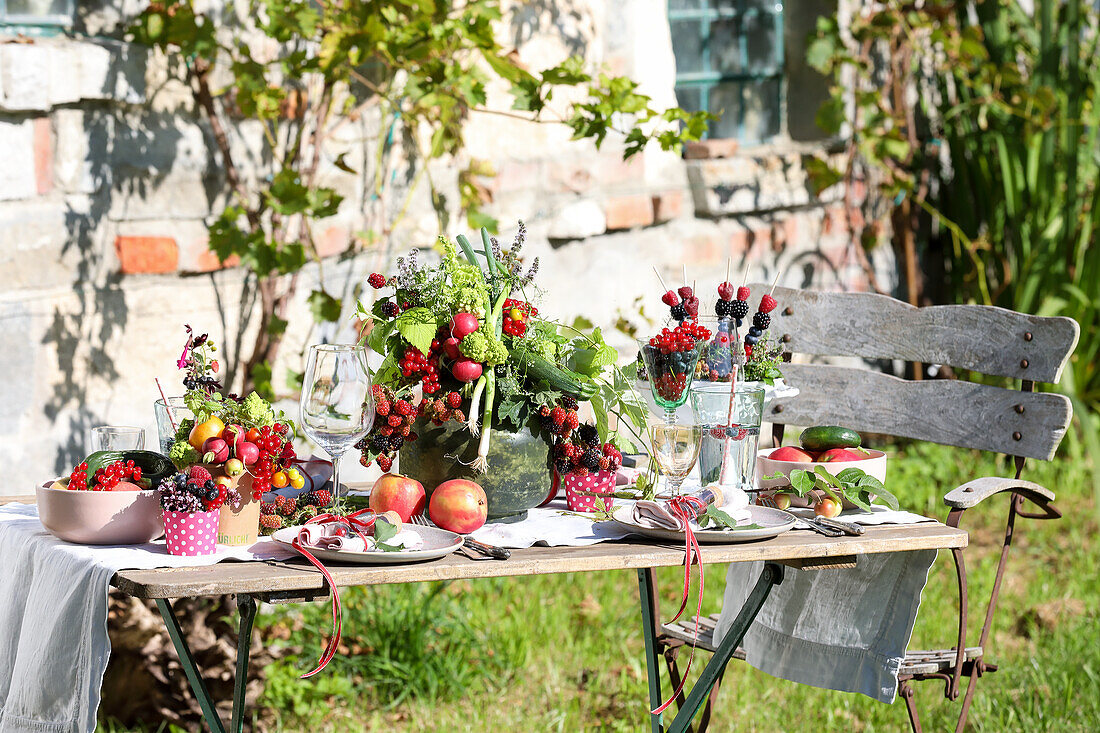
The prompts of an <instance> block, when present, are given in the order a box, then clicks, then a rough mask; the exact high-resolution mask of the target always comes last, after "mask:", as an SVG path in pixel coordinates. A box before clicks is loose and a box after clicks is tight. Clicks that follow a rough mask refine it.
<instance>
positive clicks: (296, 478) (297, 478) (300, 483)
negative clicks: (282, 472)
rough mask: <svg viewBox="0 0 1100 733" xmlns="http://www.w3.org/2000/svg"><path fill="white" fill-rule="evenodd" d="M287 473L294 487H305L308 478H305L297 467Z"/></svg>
mask: <svg viewBox="0 0 1100 733" xmlns="http://www.w3.org/2000/svg"><path fill="white" fill-rule="evenodd" d="M286 475H287V478H288V479H289V480H290V485H291V486H293V487H294V488H296V489H301V488H304V487H305V485H306V480H305V478H303V476H302V474H300V473H298V470H297V469H294V468H292V469H290V470H289V471H287V472H286Z"/></svg>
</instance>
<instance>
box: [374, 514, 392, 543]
mask: <svg viewBox="0 0 1100 733" xmlns="http://www.w3.org/2000/svg"><path fill="white" fill-rule="evenodd" d="M396 534H397V527H395V526H393V525H392V524H390V523H389V522H387V521H386V520H384V519H379V520H377V521H375V523H374V541H375V542H377V543H379V544H381V543H383V542H385V541H386V540H389V539H393V537H394V535H396Z"/></svg>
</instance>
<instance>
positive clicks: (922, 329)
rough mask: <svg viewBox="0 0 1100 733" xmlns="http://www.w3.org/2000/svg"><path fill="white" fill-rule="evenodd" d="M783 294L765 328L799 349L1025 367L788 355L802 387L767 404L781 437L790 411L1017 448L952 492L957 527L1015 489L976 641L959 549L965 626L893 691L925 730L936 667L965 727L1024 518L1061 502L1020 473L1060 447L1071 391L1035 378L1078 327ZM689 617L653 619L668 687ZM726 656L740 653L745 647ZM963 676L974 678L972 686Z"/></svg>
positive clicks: (690, 634)
mask: <svg viewBox="0 0 1100 733" xmlns="http://www.w3.org/2000/svg"><path fill="white" fill-rule="evenodd" d="M753 292H761V289H760V287H759V286H757V287H754V288H753ZM775 297H776V299H777V300H778V301H779V304H780V307H779V308H777V309H776V310H775V311H773V312H772V325H771V333H772V334H773V336H774V337H777V338H779V339H780V340H781V341H782V342H783V344H784V345H785V346H786V347H787V348H788V349H789V351H790V352H791V353H792V354H793V355H805V356H812V357H823V356H855V357H860V358H862V359H868V360H899V361H904V362H921V363H925V364H939V365H943V366H950V367H953V368H955V369H958V370H965V371H968V372H972V373H979V374H984V375H988V376H992V377H1005V378H1007V379H1008V380H1012V382H1013V383H1015V382H1016V380H1018V381H1019V389H1008V388H1003V387H997V386H990V385H989V384H978V383H975V382H971V381H963V380H946V379H934V380H922V381H910V380H905V379H898V378H897V377H893V376H889V375H886V374H883V373H881V372H878V371H869V370H866V369H858V368H850V367H843V366H826V365H823V364H804V363H791V364H787V365H785V367H784V369H783V373H784V376H785V378H786V381H787V382H788V383H789V384H791V385H793V386H795V387H798V389H799V390H800V392H799V394H798V396H797V397H793V398H790V399H782V400H778V401H777V402H775V403H774V404H772V405H771V406H770V407H769V411H768V414H766V415H765V417H764V419H765V420H766V421H771V422H773V429H772V435H773V440H774V441H775V444H776V445H778V444H779V441H780V440H781V439H782V436H783V429H784V427H785V425H787V424H790V425H798V426H808V425H844V426H847V427H850V428H854V429H855V430H858V431H861V432H867V433H877V434H882V435H891V436H896V437H901V438H911V439H916V440H927V441H931V442H935V443H942V444H944V445H951V446H957V447H962V448H976V449H979V450H984V451H991V452H994V453H1002V454H1005V455H1006V456H1010V457H1011V458H1012V461H1013V465H1014V466H1015V475H1014V476H1012V477H1007V478H1001V477H983V478H975V479H973V480H971V481H968V482H967V483H965V484H963V485H962V486H959V487H957V488H954V489H952V490H950V491H948V492H947V494H946V495H945V496H944V503H945V504H946V505H947V507H948V514H947V519H946V524H948V525H949V526H951V527H958V526H959V523H960V520H961V519H962V516H963V513H964V512H965V511H966V510H968V509H970V508H972V507H974V506H977V505H978V504H979V503H981V502H983V501H985V500H987V499H990V498H992V497H994V496H996V495H998V494H1008V520H1007V525H1006V528H1005V534H1004V542H1003V546H1002V548H1001V555H1000V561H999V562H998V564H997V570H996V576H995V578H994V582H993V588H992V592H991V593H990V595H989V598H988V601H986V602H985V616H984V621H983V623H982V626H981V634H980V635H979V636H978V640H977V644H976V645H974V646H969V647H968V646H966V642H967V638H968V633H967V632H968V628H969V625H968V624H969V622H970V620H971V619H972V618H974V616H973V613H972V610H971V598H970V596H969V594H968V591H967V588H968V577H967V568H966V562H965V557H964V551H963V550H959V549H956V550H952V557H953V559H954V563H955V572H956V576H957V581H958V590H959V623H958V630H957V634H955V635H954V637H953V638H951V639H945V640H944V641H945V642H947V643H951V642H954V645H953V646H948V647H946V648H943V649H935V650H928V651H909V652H907V653H906V656H905V660H904V662H903V664H902V667H901V670H900V673H899V675H898V694H899V695H900V697H901V698H902V699H903V700H904V701H905V705H906V708H907V710H908V713H909V721H910V724H911V725H912V727H913V730H914V731H917V732H918V733H919V731H920V730H921V724H920V717H919V715H918V712H917V705H916V700H915V687H914V685H913V683H914V682H917V681H921V680H939V681H941V682H943V683H944V695H945V696H946V697H947V699H949V700H956V699H958V697H959V696H960V694H961V695H962V697H963V700H962V703H961V706H960V708H959V718H958V723H957V725H956V728H955V730H956V732H957V733H961V731H962V730H963V729H964V728H965V726H966V718H967V713H968V712H969V710H970V704H971V702H972V701H973V699H974V691H975V689H976V686H977V681H978V679H979V678H980V677H981V676H982V675H984V674H986V673H987V672H993V671H995V670H996V669H997V666H996V665H995V664H992V663H990V662H989V661H987V658H988V656H989V639H990V630H991V629H992V626H993V618H994V612H995V611H996V608H997V596H998V593H999V591H1000V588H1001V580H1002V578H1003V577H1004V573H1005V569H1006V567H1007V561H1008V555H1009V550H1010V549H1011V546H1012V540H1013V535H1014V533H1015V531H1016V519H1017V518H1018V517H1022V518H1027V519H1057V518H1058V517H1060V516H1061V513H1060V512H1059V511H1058V509H1056V508H1055V506H1054V504H1053V502H1054V492H1052V491H1051V490H1049V489H1047V488H1045V487H1043V486H1040V485H1038V484H1036V483H1032V482H1030V481H1025V480H1023V479H1021V474H1022V473H1023V469H1024V463H1025V461H1026V460H1027V459H1028V458H1035V459H1039V460H1050V459H1052V458H1053V457H1054V453H1055V450H1056V449H1057V447H1058V444H1059V443H1060V442H1061V440H1062V437H1063V435H1065V432H1066V429H1067V427H1068V426H1069V424H1070V418H1071V417H1072V409H1071V407H1070V401H1069V399H1068V398H1066V397H1064V396H1062V395H1058V394H1051V393H1044V392H1035V391H1034V389H1035V384H1036V383H1038V382H1047V383H1054V382H1057V381H1058V378H1059V376H1060V375H1061V373H1062V369H1063V368H1064V367H1065V365H1066V363H1067V361H1068V360H1069V358H1070V354H1072V353H1073V349H1074V347H1075V346H1076V344H1077V339H1078V336H1079V333H1080V328H1079V326H1078V325H1077V322H1076V321H1074V320H1073V319H1071V318H1040V317H1037V316H1029V315H1024V314H1020V313H1015V312H1013V311H1009V310H1005V309H1003V308H995V307H989V306H971V305H947V306H930V307H926V308H914V307H912V306H910V305H907V304H905V303H903V302H901V301H899V300H895V299H893V298H890V297H886V296H882V295H874V294H868V293H823V292H813V291H804V290H792V289H787V288H779V289H777V291H776V293H775ZM1006 381H1007V380H1006ZM894 493H896V494H897V495H898V496H899V497H900V498H901V499H902V501H903V502H904V497H905V487H895V488H894ZM650 584H651V586H652V584H653V578H652V576H651V577H650ZM649 601H650V604H651V606H652V608H651V609H650V611H651V614H650V618H654V619H658V618H660V616H659V614H658V612H657V611H658V609H657V608H656V594H652V595H651V596H650V599H649ZM645 602H646V600H645V599H643V603H645ZM717 618H718V616H717V614H715V615H713V616H710V617H708V618H701V619H700V629H701V633H700V635H699V638H698V639H697V640H695V641H694V646H695V647H696V648H697V649H705V650H707V651H710V652H712V653H713V652H714V651H715V644H714V639H713V632H714V623H715V621H716V620H717ZM655 623H659V622H655ZM694 630H695V623H694V619H683V620H681V621H680V622H678V623H676V624H665V625H664V626H662V627H660V629H658V630H657V631H656V633H657V648H658V651H659V653H660V654H663V656H664V657H665V660H666V662H667V666H668V671H669V675H670V677H671V680H672V686H673V689H676V687H678V686H679V683H680V679H681V673H680V669H679V666H678V661H677V660H678V656H679V654H680V652H681V651H682V650H683V649H684V647H687V646H690V645H692V644H693V640H694V637H695V634H694ZM732 656H733V657H734V658H740V659H744V653H743V651H742V650H740V649H737V650H736V651H734V652H733V655H732ZM651 673H652V672H651ZM657 674H659V671H658V672H657ZM963 677H967V678H969V681H968V683H967V685H966V690H965V692H963V690H962V684H961V682H962V678H963ZM720 681H721V677H720V676H719V678H718V682H717V683H715V685H714V687H713V689H712V690H711V691H710V694H709V696H708V697H707V701H706V704H705V705H704V706H703V714H702V716H701V718H700V720H699V724H698V730H699V731H703V730H705V729H706V727H707V724H708V723H709V720H710V716H711V712H712V707H713V704H714V701H715V699H716V697H717V694H718V685H719V683H720ZM684 700H685V696H684V695H682V694H681V695H680V697H679V700H678V704H680V705H683V704H684Z"/></svg>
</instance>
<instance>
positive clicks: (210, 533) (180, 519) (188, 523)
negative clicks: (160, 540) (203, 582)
mask: <svg viewBox="0 0 1100 733" xmlns="http://www.w3.org/2000/svg"><path fill="white" fill-rule="evenodd" d="M164 538H165V540H166V541H167V544H168V554H169V555H185V556H188V557H195V556H198V555H213V554H214V549H215V547H216V546H217V540H218V510H217V509H215V510H213V511H210V512H194V513H191V514H188V513H186V512H170V511H168V510H165V511H164Z"/></svg>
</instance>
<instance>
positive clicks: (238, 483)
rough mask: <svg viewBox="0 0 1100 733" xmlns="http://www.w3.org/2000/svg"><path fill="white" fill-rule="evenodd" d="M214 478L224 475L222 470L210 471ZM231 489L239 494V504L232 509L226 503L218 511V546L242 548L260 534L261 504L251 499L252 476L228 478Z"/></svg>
mask: <svg viewBox="0 0 1100 733" xmlns="http://www.w3.org/2000/svg"><path fill="white" fill-rule="evenodd" d="M211 473H212V474H213V475H214V478H218V477H219V476H224V475H226V474H225V472H224V469H216V470H212V471H211ZM229 479H230V481H232V482H233V483H232V484H231V486H232V487H234V488H236V489H237V491H239V492H240V494H241V503H240V504H239V505H237V506H236V507H234V506H233V505H232V503H231V502H229V501H226V502H225V503H224V504H222V506H221V509H220V510H219V511H220V513H221V515H220V518H219V520H218V544H219V545H232V546H237V547H240V546H243V545H251V544H253V543H254V542H255V541H256V538H257V535H259V532H260V504H261V503H262V502H260V501H257V500H256V499H253V498H252V476H251V475H249V474H248V473H242V474H240V475H239V476H229Z"/></svg>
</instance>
